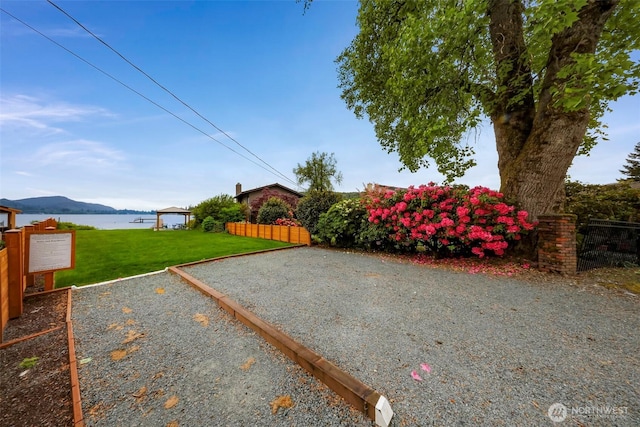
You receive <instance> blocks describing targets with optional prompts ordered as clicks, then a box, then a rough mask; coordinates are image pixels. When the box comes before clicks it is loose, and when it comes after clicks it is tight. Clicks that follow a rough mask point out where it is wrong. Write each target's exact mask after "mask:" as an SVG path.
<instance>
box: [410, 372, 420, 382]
mask: <svg viewBox="0 0 640 427" xmlns="http://www.w3.org/2000/svg"><path fill="white" fill-rule="evenodd" d="M411 378H413V379H414V380H416V381H422V377H421V376H420V375H418V373H417V372H416V371H411Z"/></svg>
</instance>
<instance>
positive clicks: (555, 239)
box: [538, 214, 578, 275]
mask: <svg viewBox="0 0 640 427" xmlns="http://www.w3.org/2000/svg"><path fill="white" fill-rule="evenodd" d="M576 218H577V217H576V216H575V215H570V214H559V215H540V216H539V217H538V269H539V270H540V271H546V272H554V273H560V274H562V275H573V274H576V269H577V265H578V256H577V252H576Z"/></svg>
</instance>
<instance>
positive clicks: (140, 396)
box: [132, 386, 147, 403]
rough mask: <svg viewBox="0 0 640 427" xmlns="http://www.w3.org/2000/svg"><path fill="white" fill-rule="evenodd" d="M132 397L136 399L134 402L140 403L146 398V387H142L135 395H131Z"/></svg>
mask: <svg viewBox="0 0 640 427" xmlns="http://www.w3.org/2000/svg"><path fill="white" fill-rule="evenodd" d="M132 396H133V397H135V398H136V402H137V403H140V402H142V401H143V400H144V398H145V397H147V386H142V388H141V389H140V390H138V391H136V392H135V393H133V394H132Z"/></svg>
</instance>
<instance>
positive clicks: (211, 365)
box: [72, 258, 371, 427]
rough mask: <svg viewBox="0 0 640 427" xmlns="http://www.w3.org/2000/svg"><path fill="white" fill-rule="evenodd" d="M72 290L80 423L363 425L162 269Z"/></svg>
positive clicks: (346, 408) (321, 387)
mask: <svg viewBox="0 0 640 427" xmlns="http://www.w3.org/2000/svg"><path fill="white" fill-rule="evenodd" d="M258 259H259V258H258ZM227 273H233V272H231V271H227V272H226V273H225V274H227ZM228 279H229V280H230V281H231V280H232V275H231V276H229V277H228ZM72 295H73V297H72V298H73V299H72V320H73V327H74V334H75V339H76V341H75V342H76V356H77V359H78V363H79V368H78V369H79V380H80V390H81V395H82V406H83V413H84V417H85V422H86V423H87V425H89V426H109V427H112V426H126V427H129V426H134V425H135V426H171V427H175V426H313V425H322V426H341V425H344V426H370V425H371V423H370V422H369V421H368V420H366V419H365V418H364V417H363V416H362V415H361V414H360V413H359V412H357V411H355V410H353V409H352V408H351V407H350V406H348V405H347V404H346V403H345V402H344V401H343V400H342V399H340V398H339V397H338V396H336V395H335V394H334V393H333V392H332V391H330V390H329V389H328V388H327V387H326V386H324V385H323V384H321V383H320V382H318V381H317V380H315V379H314V378H313V377H311V376H310V375H308V374H306V372H305V371H304V370H302V368H300V367H298V366H297V365H295V364H294V363H293V362H291V361H289V360H288V359H286V358H285V357H284V356H282V355H281V354H280V353H279V352H277V351H276V350H274V349H273V347H271V346H270V345H268V344H266V343H265V342H264V341H263V340H262V338H260V337H259V336H258V335H256V334H255V333H253V332H252V331H250V330H249V329H248V328H246V327H245V326H244V325H242V324H240V323H239V322H237V321H236V320H235V319H233V318H231V317H230V316H229V315H227V313H226V312H224V311H223V310H221V309H219V308H218V306H217V305H216V304H215V302H213V301H212V300H211V299H210V298H208V297H206V296H204V295H203V294H201V293H200V292H198V291H196V290H195V289H193V288H191V287H190V286H189V285H187V284H186V283H184V282H182V281H181V280H180V279H179V278H178V277H177V276H174V275H172V274H170V273H168V272H163V273H160V274H155V275H149V276H146V277H138V278H132V279H128V280H122V281H119V282H116V283H113V284H109V285H102V286H95V287H86V288H80V289H77V290H74V291H73V294H72ZM291 405H293V406H291ZM274 409H275V413H274Z"/></svg>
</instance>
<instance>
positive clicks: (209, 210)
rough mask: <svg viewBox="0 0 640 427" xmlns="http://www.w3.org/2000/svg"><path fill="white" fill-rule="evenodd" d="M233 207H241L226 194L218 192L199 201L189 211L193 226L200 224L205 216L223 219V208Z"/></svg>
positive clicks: (218, 219) (217, 219)
mask: <svg viewBox="0 0 640 427" xmlns="http://www.w3.org/2000/svg"><path fill="white" fill-rule="evenodd" d="M234 207H235V209H239V208H238V207H241V205H239V204H238V203H237V202H236V201H235V199H234V198H233V197H232V196H230V195H228V194H220V195H218V196H215V197H212V198H210V199H207V200H205V201H203V202H200V203H199V204H198V205H197V206H196V207H194V208H191V212H192V213H193V216H194V219H195V226H196V227H197V226H199V225H200V224H202V223H203V221H204V220H205V218H207V217H212V218H213V219H214V220H216V221H223V218H222V215H223V214H222V212H223V209H225V208H234ZM243 219H244V218H243Z"/></svg>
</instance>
